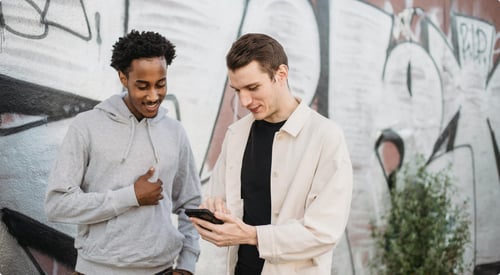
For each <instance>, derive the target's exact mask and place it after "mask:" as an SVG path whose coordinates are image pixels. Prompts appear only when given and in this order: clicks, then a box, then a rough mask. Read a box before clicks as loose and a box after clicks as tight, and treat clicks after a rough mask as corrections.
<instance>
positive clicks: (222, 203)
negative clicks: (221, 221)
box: [215, 198, 226, 213]
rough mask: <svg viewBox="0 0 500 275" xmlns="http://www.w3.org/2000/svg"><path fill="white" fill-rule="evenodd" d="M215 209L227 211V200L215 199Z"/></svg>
mask: <svg viewBox="0 0 500 275" xmlns="http://www.w3.org/2000/svg"><path fill="white" fill-rule="evenodd" d="M215 211H217V212H223V213H226V202H225V201H224V200H223V199H221V198H216V199H215Z"/></svg>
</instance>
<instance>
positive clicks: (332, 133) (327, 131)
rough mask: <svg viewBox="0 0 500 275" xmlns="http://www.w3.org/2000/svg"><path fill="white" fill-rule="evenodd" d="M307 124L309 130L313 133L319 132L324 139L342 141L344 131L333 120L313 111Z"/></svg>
mask: <svg viewBox="0 0 500 275" xmlns="http://www.w3.org/2000/svg"><path fill="white" fill-rule="evenodd" d="M309 122H310V123H309V128H310V129H311V130H313V131H315V132H319V133H320V134H321V136H323V137H324V138H327V139H329V140H343V139H344V131H343V129H342V127H341V126H340V124H339V123H337V122H336V121H335V120H334V119H331V118H327V117H325V116H323V115H321V114H319V113H318V112H316V111H314V110H313V111H312V112H311V115H310V120H309Z"/></svg>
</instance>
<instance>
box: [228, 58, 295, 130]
mask: <svg viewBox="0 0 500 275" xmlns="http://www.w3.org/2000/svg"><path fill="white" fill-rule="evenodd" d="M287 76H288V68H287V67H286V65H281V66H280V67H279V68H278V69H277V71H276V73H275V75H274V78H272V79H271V78H270V77H269V74H268V73H267V72H265V71H264V70H263V69H262V68H261V66H260V65H259V63H258V62H257V61H252V62H250V63H249V64H248V65H246V66H243V67H241V68H238V69H236V70H229V74H228V77H229V83H230V86H231V87H232V88H233V89H234V90H235V91H236V93H237V94H238V97H239V100H240V104H241V106H242V107H244V108H247V109H248V110H249V111H250V112H252V114H253V116H254V118H255V119H256V120H265V121H267V122H271V123H275V122H280V121H283V120H286V119H287V118H288V116H289V115H290V110H289V108H288V103H289V102H290V98H292V97H291V94H290V93H289V91H288V86H287V83H286V81H287ZM292 100H293V99H292Z"/></svg>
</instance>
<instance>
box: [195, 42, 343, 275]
mask: <svg viewBox="0 0 500 275" xmlns="http://www.w3.org/2000/svg"><path fill="white" fill-rule="evenodd" d="M226 62H227V66H228V70H229V73H228V74H229V82H230V85H231V87H232V88H234V90H235V92H236V93H237V94H238V96H239V101H240V103H241V105H242V106H243V107H245V108H247V109H248V110H249V111H250V112H251V114H249V115H247V116H245V117H243V118H242V119H240V120H239V121H237V122H235V123H234V124H232V125H231V126H230V127H229V128H228V130H227V132H226V136H225V139H224V142H223V145H222V151H221V154H220V156H219V158H218V160H217V163H216V165H215V167H214V170H213V174H212V176H211V179H210V182H209V191H208V194H207V197H206V200H205V202H204V203H203V204H202V205H201V208H208V209H209V210H211V211H213V212H215V216H216V217H217V218H219V219H220V220H222V221H224V224H212V223H210V222H207V221H204V220H201V219H197V218H192V219H191V220H192V221H193V223H194V224H195V227H196V229H197V230H198V232H199V233H200V235H201V236H202V238H203V239H205V240H207V241H209V242H211V243H213V244H215V245H217V246H227V247H228V262H227V263H228V264H227V274H237V275H246V274H265V275H268V274H286V275H291V274H302V275H304V274H314V275H321V274H325V275H326V274H330V270H331V265H332V253H333V249H334V247H335V246H336V244H337V243H338V242H339V240H340V238H341V236H342V234H343V232H344V229H345V227H346V224H347V219H348V216H349V210H350V204H351V197H352V166H351V161H350V158H349V153H348V150H347V146H346V142H345V139H344V135H343V132H342V130H341V129H340V127H339V126H338V125H337V124H336V123H334V122H333V121H332V120H329V119H327V118H325V117H323V116H321V115H320V114H318V113H317V112H315V111H314V110H312V109H310V108H309V107H308V106H307V103H306V102H301V101H300V99H297V98H295V97H294V96H293V95H292V93H291V92H290V89H289V86H288V59H287V56H286V53H285V51H284V49H283V47H282V46H281V45H280V44H279V43H278V42H277V41H276V40H275V39H273V38H271V37H269V36H267V35H264V34H246V35H244V36H242V37H241V38H239V39H238V40H237V41H236V42H234V43H233V45H232V47H231V49H230V50H229V53H228V54H227V56H226Z"/></svg>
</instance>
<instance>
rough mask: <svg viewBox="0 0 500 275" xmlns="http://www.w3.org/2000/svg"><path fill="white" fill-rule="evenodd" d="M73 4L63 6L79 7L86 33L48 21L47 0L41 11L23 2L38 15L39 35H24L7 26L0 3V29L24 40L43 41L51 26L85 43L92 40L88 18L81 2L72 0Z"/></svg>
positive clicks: (31, 4)
mask: <svg viewBox="0 0 500 275" xmlns="http://www.w3.org/2000/svg"><path fill="white" fill-rule="evenodd" d="M72 1H73V2H74V3H69V4H67V3H65V5H71V4H72V5H76V6H80V8H81V10H82V14H81V15H82V16H83V20H84V21H85V24H86V28H87V30H86V33H80V32H78V31H76V30H73V29H72V28H71V27H69V26H66V25H65V24H63V23H58V22H57V21H56V20H57V18H55V20H50V19H48V17H47V14H48V13H49V11H50V7H51V6H50V4H51V0H47V1H46V2H45V6H44V7H43V10H42V9H41V8H40V7H39V6H38V5H37V4H36V3H35V2H34V1H32V0H25V2H26V3H27V4H28V5H29V6H31V8H32V9H33V10H34V11H35V12H36V13H37V14H38V15H39V18H38V19H39V20H38V21H39V22H40V24H42V26H43V30H42V33H40V34H29V33H26V32H22V31H18V30H16V29H14V28H13V27H12V26H11V25H9V24H8V23H7V22H6V21H5V16H4V11H3V7H2V1H0V29H5V30H6V31H8V32H10V33H12V34H15V35H17V36H21V37H24V38H28V39H43V38H45V37H46V36H47V35H48V32H49V26H52V27H55V28H59V29H61V30H64V31H66V32H68V33H70V34H72V35H74V36H76V37H79V38H81V39H83V40H85V41H89V40H90V39H92V32H91V30H90V24H89V20H88V17H87V12H86V10H85V5H84V4H83V0H72ZM61 20H62V19H61ZM76 20H77V19H76V18H72V22H74V21H76ZM33 21H34V22H36V21H37V19H36V18H34V19H33Z"/></svg>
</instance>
